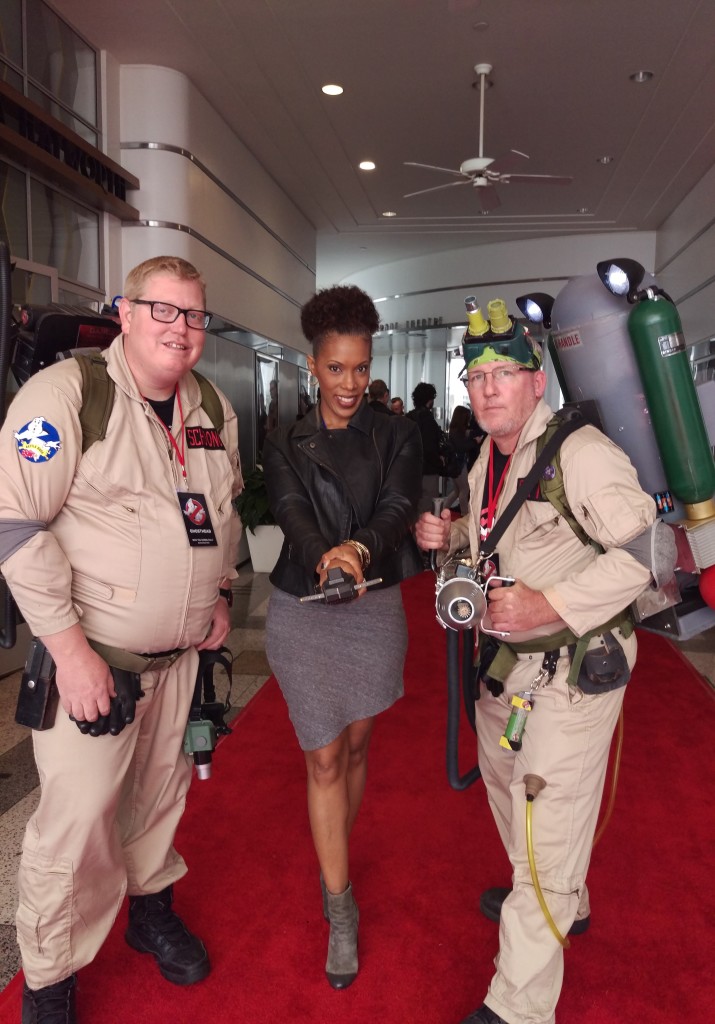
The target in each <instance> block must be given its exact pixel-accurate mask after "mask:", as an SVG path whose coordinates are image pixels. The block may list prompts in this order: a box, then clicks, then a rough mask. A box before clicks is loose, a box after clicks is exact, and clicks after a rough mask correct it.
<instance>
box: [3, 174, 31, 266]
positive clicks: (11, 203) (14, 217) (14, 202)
mask: <svg viewBox="0 0 715 1024" xmlns="http://www.w3.org/2000/svg"><path fill="white" fill-rule="evenodd" d="M0 238H3V239H5V241H7V243H8V244H9V246H10V252H11V253H12V254H13V255H14V256H24V257H25V258H27V256H28V255H29V253H28V239H27V191H26V184H25V175H24V174H23V173H22V171H18V170H17V169H16V168H15V167H10V165H9V164H6V163H3V161H2V160H0Z"/></svg>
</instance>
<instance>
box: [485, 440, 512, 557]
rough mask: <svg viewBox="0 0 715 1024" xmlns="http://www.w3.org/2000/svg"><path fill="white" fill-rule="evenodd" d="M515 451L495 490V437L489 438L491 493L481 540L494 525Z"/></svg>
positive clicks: (507, 461) (507, 462) (508, 460)
mask: <svg viewBox="0 0 715 1024" xmlns="http://www.w3.org/2000/svg"><path fill="white" fill-rule="evenodd" d="M512 454H513V453H511V452H510V453H509V458H508V459H507V460H506V465H505V466H504V469H503V470H502V475H501V477H500V478H499V483H498V484H497V488H496V491H495V490H494V438H493V437H490V438H489V495H488V498H487V508H486V513H487V515H486V520H485V521H484V522H482V524H481V529H480V534H481V540H486V538H487V537H488V536H489V533H490V531H491V528H492V526H494V517H495V515H496V510H497V504H498V503H499V495H500V494H501V491H502V487H503V486H504V481H505V480H506V478H507V473H508V472H509V466H510V465H511V456H512Z"/></svg>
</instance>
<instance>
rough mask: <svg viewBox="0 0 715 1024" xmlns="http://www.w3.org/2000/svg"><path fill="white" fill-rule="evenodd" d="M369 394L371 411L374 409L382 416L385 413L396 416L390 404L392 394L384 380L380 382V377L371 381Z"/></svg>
mask: <svg viewBox="0 0 715 1024" xmlns="http://www.w3.org/2000/svg"><path fill="white" fill-rule="evenodd" d="M367 393H368V397H369V401H368V403H367V404H368V405H369V406H370V408H371V409H374V411H375V412H378V413H381V414H382V415H384V414H385V413H386V414H387V415H388V416H393V415H394V413H393V411H392V409H391V408H390V404H389V403H390V392H389V390H388V387H387V384H386V383H385V382H384V380H380V378H379V377H376V378H375V380H373V381H370V386H369V388H368V389H367Z"/></svg>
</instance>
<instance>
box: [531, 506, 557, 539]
mask: <svg viewBox="0 0 715 1024" xmlns="http://www.w3.org/2000/svg"><path fill="white" fill-rule="evenodd" d="M559 518H560V516H559V513H558V512H557V511H556V509H555V508H554V506H553V505H552V504H551V502H550V501H525V502H524V505H523V522H524V526H525V527H526V532H527V533H528V535H529V537H530V538H532V537H533V538H535V539H538V540H543V539H544V538H546V537H548V535H549V534H550V533H551V532H552V531H553V530H555V529H557V527H558V525H559Z"/></svg>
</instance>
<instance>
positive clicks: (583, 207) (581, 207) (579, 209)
mask: <svg viewBox="0 0 715 1024" xmlns="http://www.w3.org/2000/svg"><path fill="white" fill-rule="evenodd" d="M576 213H588V207H587V206H579V208H578V210H576Z"/></svg>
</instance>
